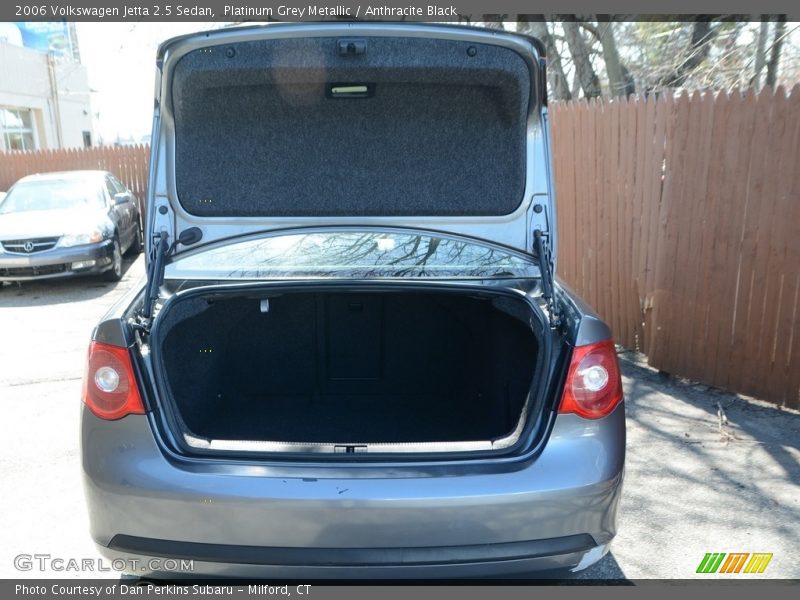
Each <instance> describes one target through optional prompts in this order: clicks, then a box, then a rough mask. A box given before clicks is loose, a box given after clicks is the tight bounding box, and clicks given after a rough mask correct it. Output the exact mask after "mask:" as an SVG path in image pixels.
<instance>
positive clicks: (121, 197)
mask: <svg viewBox="0 0 800 600" xmlns="http://www.w3.org/2000/svg"><path fill="white" fill-rule="evenodd" d="M130 201H131V195H130V193H129V192H118V193H116V194H114V204H125V203H126V202H130Z"/></svg>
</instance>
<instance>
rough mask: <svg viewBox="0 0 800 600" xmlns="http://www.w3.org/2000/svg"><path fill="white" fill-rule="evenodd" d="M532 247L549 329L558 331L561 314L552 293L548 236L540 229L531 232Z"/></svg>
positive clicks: (551, 257)
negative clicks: (540, 280) (537, 264)
mask: <svg viewBox="0 0 800 600" xmlns="http://www.w3.org/2000/svg"><path fill="white" fill-rule="evenodd" d="M533 246H534V250H535V251H536V260H537V261H538V263H539V272H540V273H541V276H542V298H544V301H545V304H546V305H547V312H548V313H549V318H550V327H552V328H553V329H558V327H559V326H560V325H561V314H560V312H559V310H558V303H557V302H556V299H555V293H554V291H553V290H554V279H555V276H554V274H553V254H552V251H551V249H550V236H549V235H548V234H546V233H543V232H542V230H541V229H535V230H534V231H533Z"/></svg>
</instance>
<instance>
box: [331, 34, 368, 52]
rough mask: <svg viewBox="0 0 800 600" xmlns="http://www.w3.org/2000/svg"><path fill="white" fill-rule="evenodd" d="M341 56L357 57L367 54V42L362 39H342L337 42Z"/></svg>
mask: <svg viewBox="0 0 800 600" xmlns="http://www.w3.org/2000/svg"><path fill="white" fill-rule="evenodd" d="M337 48H338V49H339V55H340V56H356V55H357V54H366V52H367V40H365V39H361V38H342V39H340V40H338V42H337Z"/></svg>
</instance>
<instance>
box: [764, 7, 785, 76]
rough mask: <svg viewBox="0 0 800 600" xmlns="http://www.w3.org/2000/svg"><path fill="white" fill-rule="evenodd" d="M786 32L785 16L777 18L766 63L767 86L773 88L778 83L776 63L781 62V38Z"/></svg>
mask: <svg viewBox="0 0 800 600" xmlns="http://www.w3.org/2000/svg"><path fill="white" fill-rule="evenodd" d="M785 31H786V15H781V16H779V17H778V21H777V22H776V23H775V37H774V40H775V41H773V42H772V51H771V52H770V54H769V62H768V63H767V85H768V86H770V87H772V88H774V87H775V84H776V82H777V81H778V63H779V62H780V60H781V46H783V38H784V35H785Z"/></svg>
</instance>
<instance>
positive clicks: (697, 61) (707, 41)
mask: <svg viewBox="0 0 800 600" xmlns="http://www.w3.org/2000/svg"><path fill="white" fill-rule="evenodd" d="M716 35H717V29H716V28H712V27H711V22H710V21H709V20H708V19H707V18H705V17H701V18H699V19H698V20H697V21H695V22H694V25H693V26H692V39H691V42H690V44H689V50H688V53H687V56H686V58H685V59H684V60H683V62H681V64H679V65H678V67H677V68H676V69H674V70H673V71H671V72H670V73H667V75H665V76H664V77H662V78H661V80H660V81H659V82H658V85H659V87H681V86H682V85H683V84H684V82H685V81H686V78H687V77H688V76H689V75H690V74H691V73H692V71H694V70H695V69H696V68H697V67H699V66H700V65H701V64H702V63H703V61H704V60H705V59H706V58H708V54H709V52H710V51H711V42H712V41H713V40H714V37H715V36H716Z"/></svg>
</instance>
